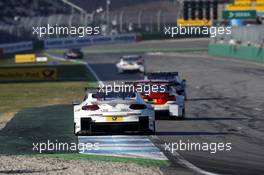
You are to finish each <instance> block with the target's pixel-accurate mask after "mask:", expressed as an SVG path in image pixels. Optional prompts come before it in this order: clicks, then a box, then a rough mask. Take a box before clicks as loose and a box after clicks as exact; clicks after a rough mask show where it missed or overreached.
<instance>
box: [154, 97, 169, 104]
mask: <svg viewBox="0 0 264 175" xmlns="http://www.w3.org/2000/svg"><path fill="white" fill-rule="evenodd" d="M167 101H168V100H167V99H165V98H158V99H156V102H155V103H154V104H156V105H163V104H165V103H167Z"/></svg>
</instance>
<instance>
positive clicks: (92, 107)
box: [82, 105, 99, 111]
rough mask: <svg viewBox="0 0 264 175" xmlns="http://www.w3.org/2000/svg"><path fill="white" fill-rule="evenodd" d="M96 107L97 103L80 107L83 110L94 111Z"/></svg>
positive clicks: (97, 107)
mask: <svg viewBox="0 0 264 175" xmlns="http://www.w3.org/2000/svg"><path fill="white" fill-rule="evenodd" d="M98 109H99V106H98V105H86V106H83V107H82V110H85V111H96V110H98Z"/></svg>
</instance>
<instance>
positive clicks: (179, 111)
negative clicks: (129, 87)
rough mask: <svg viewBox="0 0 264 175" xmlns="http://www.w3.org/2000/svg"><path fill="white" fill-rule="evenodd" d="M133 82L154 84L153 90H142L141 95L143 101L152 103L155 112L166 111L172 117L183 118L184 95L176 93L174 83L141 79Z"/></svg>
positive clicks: (136, 84) (137, 84)
mask: <svg viewBox="0 0 264 175" xmlns="http://www.w3.org/2000/svg"><path fill="white" fill-rule="evenodd" d="M134 84H135V86H139V85H140V86H144V85H145V86H146V85H150V86H151V87H154V86H155V90H156V91H155V92H154V91H152V92H150V93H148V94H147V93H144V92H143V93H142V94H141V95H142V97H143V99H144V101H145V102H147V103H149V104H152V106H153V107H154V109H155V111H156V112H166V113H167V114H168V115H169V116H170V118H172V119H184V118H185V97H184V96H183V95H179V94H178V93H177V91H176V87H175V84H174V83H171V82H170V81H166V80H163V81H161V80H143V81H136V82H135V83H134ZM157 87H158V88H157ZM161 87H162V88H161ZM152 89H153V88H152Z"/></svg>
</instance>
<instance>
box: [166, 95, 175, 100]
mask: <svg viewBox="0 0 264 175" xmlns="http://www.w3.org/2000/svg"><path fill="white" fill-rule="evenodd" d="M167 100H168V101H176V96H174V95H171V96H169V97H168V98H167Z"/></svg>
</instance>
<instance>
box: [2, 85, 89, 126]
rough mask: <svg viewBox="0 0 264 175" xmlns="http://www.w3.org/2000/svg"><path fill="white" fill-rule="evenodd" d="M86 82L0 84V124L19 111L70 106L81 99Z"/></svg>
mask: <svg viewBox="0 0 264 175" xmlns="http://www.w3.org/2000/svg"><path fill="white" fill-rule="evenodd" d="M85 87H88V83H87V82H82V81H80V82H43V83H5V84H0V99H1V100H0V124H1V123H6V122H8V121H9V120H10V119H11V118H12V117H13V115H14V114H15V113H16V112H17V111H18V110H20V109H23V108H32V107H40V106H46V105H56V104H70V103H71V102H72V101H73V100H78V99H79V100H80V99H82V97H83V92H84V88H85Z"/></svg>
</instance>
